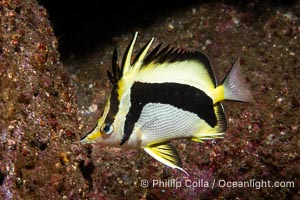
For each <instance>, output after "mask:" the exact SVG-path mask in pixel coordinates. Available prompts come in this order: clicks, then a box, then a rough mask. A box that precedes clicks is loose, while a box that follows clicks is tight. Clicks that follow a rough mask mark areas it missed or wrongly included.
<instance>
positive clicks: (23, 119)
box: [0, 0, 85, 199]
mask: <svg viewBox="0 0 300 200" xmlns="http://www.w3.org/2000/svg"><path fill="white" fill-rule="evenodd" d="M0 18H1V26H0V147H1V148H0V160H1V162H0V199H58V198H60V199H61V197H64V196H65V197H68V198H69V199H70V198H76V199H80V197H81V196H82V194H83V193H84V188H83V187H84V185H85V184H84V179H83V177H82V174H81V172H80V169H79V160H76V157H77V156H78V155H79V154H80V152H81V147H80V146H79V145H78V143H77V141H78V139H79V136H78V131H77V128H78V115H77V113H78V110H77V106H76V98H75V96H74V89H73V87H72V85H71V84H70V81H69V77H68V74H66V73H65V71H64V69H63V68H62V63H61V62H60V56H59V53H58V51H57V44H58V43H57V39H56V37H55V36H54V34H53V30H52V28H51V26H50V22H49V21H48V19H47V18H48V14H47V11H46V10H45V9H44V8H43V7H41V6H40V5H38V4H37V2H36V1H35V0H28V1H19V0H12V1H1V2H0Z"/></svg>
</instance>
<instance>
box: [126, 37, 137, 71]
mask: <svg viewBox="0 0 300 200" xmlns="http://www.w3.org/2000/svg"><path fill="white" fill-rule="evenodd" d="M137 35H138V32H135V34H134V36H133V38H132V39H131V41H130V43H129V45H128V47H127V49H126V51H125V53H124V56H123V61H122V72H123V76H124V75H125V73H127V72H128V71H129V69H130V67H131V56H132V52H133V46H134V43H135V41H136V38H137Z"/></svg>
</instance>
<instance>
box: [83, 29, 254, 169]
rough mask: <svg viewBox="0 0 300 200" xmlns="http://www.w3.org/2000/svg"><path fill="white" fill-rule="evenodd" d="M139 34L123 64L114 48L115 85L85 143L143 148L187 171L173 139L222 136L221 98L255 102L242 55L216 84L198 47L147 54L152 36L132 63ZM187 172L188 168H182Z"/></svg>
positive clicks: (125, 54)
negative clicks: (240, 60)
mask: <svg viewBox="0 0 300 200" xmlns="http://www.w3.org/2000/svg"><path fill="white" fill-rule="evenodd" d="M136 38H137V33H136V34H135V36H134V37H133V39H132V40H131V42H130V44H129V46H128V48H127V49H126V51H125V53H124V57H123V61H122V65H121V66H119V63H118V59H117V52H116V50H115V51H114V54H113V62H112V71H111V72H108V77H109V79H110V81H111V83H112V85H113V88H112V91H111V94H110V96H109V98H108V101H107V103H106V105H105V108H104V111H103V115H102V116H101V117H100V118H99V120H98V123H97V125H96V127H95V128H94V129H93V130H92V131H91V132H90V133H88V134H87V135H86V136H85V137H84V138H83V139H82V140H81V142H82V143H98V144H102V145H107V146H114V147H120V148H130V149H138V148H142V149H144V150H145V151H146V152H147V153H148V154H149V155H151V156H152V157H154V158H155V159H156V160H158V161H160V162H162V163H163V164H165V165H167V166H169V167H172V168H177V169H180V170H182V171H184V169H183V167H182V162H181V159H180V156H179V154H178V152H177V150H176V149H175V148H174V147H173V146H172V145H171V143H170V141H171V140H174V139H183V138H186V139H191V140H193V141H195V142H201V141H203V140H207V139H215V138H220V137H222V135H223V134H224V132H225V131H226V128H227V124H226V118H225V115H224V110H223V106H222V104H221V103H220V102H221V101H223V100H234V101H244V102H250V101H252V96H251V92H250V90H249V87H248V85H247V83H246V81H245V79H244V77H243V75H242V74H241V72H240V65H239V59H238V60H237V61H236V62H235V64H234V65H233V67H232V68H231V70H230V72H229V73H228V74H227V76H226V77H225V78H224V80H223V82H222V83H221V84H220V85H218V84H217V80H216V78H215V74H214V71H213V68H212V65H211V63H210V60H209V59H208V57H207V56H206V55H204V54H203V53H201V52H198V51H183V50H179V49H174V48H169V47H168V46H167V47H165V48H163V49H161V50H160V48H161V44H160V45H158V46H157V47H156V48H154V49H153V50H152V51H151V52H150V53H149V54H148V55H147V52H148V50H149V48H150V46H151V44H152V42H153V38H152V39H151V40H150V41H149V42H148V43H147V44H146V45H145V46H144V47H143V48H142V49H141V51H140V52H139V53H138V54H137V55H136V57H135V59H134V60H133V62H131V60H132V59H131V57H132V52H133V46H134V43H135V41H136ZM184 172H185V173H186V171H184Z"/></svg>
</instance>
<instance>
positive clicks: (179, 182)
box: [140, 178, 295, 190]
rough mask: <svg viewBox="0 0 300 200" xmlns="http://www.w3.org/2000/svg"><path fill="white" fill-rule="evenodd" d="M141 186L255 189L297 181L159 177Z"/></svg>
mask: <svg viewBox="0 0 300 200" xmlns="http://www.w3.org/2000/svg"><path fill="white" fill-rule="evenodd" d="M140 185H141V187H144V188H146V187H149V186H151V187H153V188H155V187H158V188H175V189H177V188H181V187H186V188H191V187H192V188H197V187H202V188H211V189H214V188H215V187H220V188H223V187H227V188H254V189H257V190H258V189H261V188H272V187H288V188H294V187H295V182H294V181H270V180H263V179H261V180H256V179H250V180H246V181H245V180H244V181H226V180H223V179H219V180H216V179H213V180H211V181H206V180H203V179H197V180H190V179H182V178H177V179H165V180H159V179H153V180H147V179H142V180H141V182H140Z"/></svg>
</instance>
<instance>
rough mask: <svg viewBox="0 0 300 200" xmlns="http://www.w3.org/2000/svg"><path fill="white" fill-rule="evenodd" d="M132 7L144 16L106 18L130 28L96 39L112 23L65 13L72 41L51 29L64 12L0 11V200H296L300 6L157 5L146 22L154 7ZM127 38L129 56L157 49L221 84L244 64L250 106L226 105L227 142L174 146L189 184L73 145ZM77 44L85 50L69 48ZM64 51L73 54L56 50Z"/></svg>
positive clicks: (134, 157) (153, 166)
mask: <svg viewBox="0 0 300 200" xmlns="http://www.w3.org/2000/svg"><path fill="white" fill-rule="evenodd" d="M41 2H44V3H45V2H48V3H49V2H55V1H41ZM57 2H58V1H57ZM57 2H56V3H57ZM66 2H67V1H66ZM134 2H135V3H136V2H140V3H141V4H136V5H134V6H133V5H132V4H129V5H127V6H128V7H125V4H126V3H125V4H124V5H123V4H122V5H120V6H117V5H114V6H112V8H114V9H115V10H114V11H116V10H117V11H120V13H121V14H120V15H118V12H115V13H114V14H115V17H117V19H120V20H125V21H128V20H126V19H130V20H129V21H130V22H132V23H129V22H128V25H129V24H130V26H127V24H125V25H124V24H123V25H122V28H120V29H118V30H117V29H109V28H108V27H118V24H110V25H109V26H108V27H106V29H105V26H104V25H105V24H107V23H109V22H111V21H109V20H108V18H103V15H101V10H98V9H100V8H101V4H100V1H91V2H90V4H89V5H87V4H85V5H84V7H81V4H82V2H80V3H78V4H77V3H76V5H78V6H77V7H76V6H75V7H72V6H71V4H70V7H69V8H73V9H75V8H76V9H79V10H76V9H75V10H72V9H68V12H74V13H80V12H82V14H81V15H80V16H79V18H73V15H68V16H72V17H71V20H73V22H72V23H73V24H71V22H70V24H68V27H71V26H73V29H72V30H71V31H70V30H69V31H68V30H63V29H62V28H63V25H64V23H63V24H62V26H61V27H59V29H60V30H56V32H60V34H62V35H54V31H53V27H58V26H56V25H57V24H56V23H57V21H58V20H59V18H60V17H64V15H65V10H64V9H66V8H63V7H61V8H60V9H61V10H60V11H59V10H58V9H59V5H58V4H54V5H53V7H52V9H51V8H49V7H48V8H47V7H46V8H47V10H46V9H45V8H44V7H42V6H41V5H39V4H38V3H37V1H35V0H26V1H21V0H7V1H1V2H0V19H1V26H0V199H5V200H6V199H199V198H200V199H224V198H225V199H249V198H252V199H266V198H267V199H299V196H300V193H299V177H300V171H299V169H300V157H299V147H300V145H299V141H300V135H299V128H300V124H299V121H300V115H299V111H300V101H299V97H298V96H299V95H298V93H299V80H300V65H299V63H300V60H299V55H300V49H299V46H300V39H299V38H300V23H299V18H300V13H299V10H300V3H299V1H287V3H285V4H280V2H279V1H200V2H197V1H191V2H192V3H191V4H189V5H185V6H184V7H183V8H179V7H180V6H178V7H176V6H174V7H172V8H173V11H172V9H167V8H168V7H167V6H166V4H163V5H164V6H166V7H165V8H164V9H160V10H159V12H158V11H157V10H156V12H155V13H156V14H157V15H156V16H155V17H153V16H152V17H149V14H151V13H154V11H153V9H155V8H156V7H158V6H159V5H158V4H155V5H154V4H151V6H148V7H150V9H149V10H147V12H145V14H144V15H143V8H145V7H147V3H148V4H149V2H152V1H134ZM142 2H145V4H143V3H142ZM154 2H159V1H154ZM167 2H172V1H167ZM274 2H275V3H274ZM152 3H153V2H152ZM68 4H69V3H68V2H67V3H66V5H68ZM74 4H75V3H74ZM45 5H46V3H45ZM72 5H73V4H72ZM97 6H98V7H97ZM89 7H93V8H91V9H88V8H89ZM53 8H55V9H53ZM80 8H84V9H85V11H82V10H80ZM109 8H110V7H105V9H106V11H105V12H104V13H110V12H108V10H109ZM127 8H128V9H127ZM175 8H176V9H175ZM51 10H52V11H53V10H54V11H55V12H56V14H57V13H59V12H61V15H57V16H55V17H53V15H52V18H51V14H53V12H51ZM121 11H126V12H121ZM129 11H130V12H129ZM49 13H50V17H49ZM124 13H129V15H130V18H127V17H128V16H127V15H125V14H124ZM158 13H163V15H158ZM54 14H55V13H54ZM137 14H138V15H137ZM76 15H78V14H76ZM76 15H74V16H76ZM87 16H90V17H91V18H89V17H87ZM136 16H138V20H137V21H135V22H134V19H135V18H136ZM85 17H87V18H85ZM66 18H67V16H66ZM49 19H52V20H53V21H52V22H50V21H49ZM79 21H80V23H79ZM99 21H100V22H103V24H102V25H103V26H101V25H99V24H95V22H97V23H98V22H99ZM117 21H118V20H117ZM145 21H146V22H147V23H146V25H145V24H140V23H142V22H145ZM83 24H84V25H88V26H86V27H83V26H82V25H83ZM74 27H75V28H74ZM91 27H92V28H91ZM95 27H97V28H98V29H97V31H96V33H95V32H94V33H93V31H94V30H93V29H94V28H95ZM89 28H91V29H89ZM87 30H88V31H87ZM104 30H105V31H107V32H106V33H101V34H103V35H105V37H104V36H103V35H102V36H103V37H102V38H101V39H100V40H96V39H95V37H96V35H97V34H99V33H100V32H101V31H104ZM76 31H77V32H76ZM135 31H139V38H138V41H137V44H136V49H139V48H141V47H142V46H143V45H144V43H145V42H146V41H148V40H149V39H150V38H152V37H155V38H156V39H155V41H154V45H153V46H155V45H157V44H159V43H160V42H163V43H164V44H166V45H168V44H170V45H171V46H173V47H178V48H181V49H192V50H200V51H204V52H205V53H206V54H208V55H209V56H210V58H211V60H212V63H213V64H214V68H215V70H216V72H217V76H218V78H219V79H220V77H223V76H224V74H226V72H227V71H228V70H229V69H230V66H231V65H232V64H233V62H234V60H235V59H236V58H237V57H241V66H242V70H243V72H244V74H245V76H246V78H247V81H248V82H249V84H250V85H251V89H252V91H253V96H254V99H255V103H253V104H240V103H236V102H224V107H225V112H226V116H227V121H228V130H227V131H226V133H225V135H224V139H217V140H213V141H206V142H204V143H195V142H192V141H188V140H178V141H172V143H173V144H174V145H175V146H176V147H177V148H178V150H179V153H180V155H181V157H182V160H183V163H184V168H185V170H187V171H188V172H189V174H190V176H186V175H185V174H183V173H181V172H180V171H177V170H172V169H170V168H167V167H165V166H164V165H162V164H161V163H159V162H157V161H155V160H154V159H153V158H151V157H150V156H148V155H147V154H146V153H145V152H143V151H142V150H122V149H118V148H109V147H99V146H96V145H94V146H92V145H85V146H82V145H81V144H79V139H80V138H81V137H82V136H83V135H84V134H85V133H86V132H87V131H88V130H90V129H91V128H92V127H93V126H94V125H95V123H96V121H97V118H98V117H99V116H100V114H101V111H102V110H103V105H104V103H105V101H106V98H107V96H108V95H109V93H110V89H111V85H110V83H109V81H108V79H107V77H106V70H107V69H110V65H111V56H112V52H113V48H114V47H118V48H119V53H120V54H122V53H123V52H124V50H125V48H126V46H127V44H128V42H129V40H130V39H131V37H132V34H133V33H134V32H135ZM64 33H66V35H64ZM78 33H82V35H81V34H78ZM72 34H74V35H72ZM93 34H94V35H93ZM57 38H59V40H58V39H57ZM65 38H67V39H68V42H66V41H65ZM74 38H75V39H74ZM81 38H84V41H85V42H83V43H85V44H82V45H83V46H84V48H83V46H80V45H81V44H80V42H78V43H73V42H72V41H77V40H81ZM71 43H72V45H74V46H76V48H77V50H76V52H75V50H74V52H72V48H73V47H74V46H72V47H62V45H64V44H71ZM90 44H91V45H90ZM58 46H61V48H60V50H62V51H64V50H66V51H68V52H66V51H64V52H58V50H57V49H58ZM91 46H93V48H92V47H91ZM78 49H80V50H81V51H79V50H78ZM134 53H136V52H134ZM62 54H64V55H67V56H65V57H64V58H63V59H61V58H60V55H62ZM62 60H63V62H62ZM265 183H266V184H265ZM247 184H248V185H247Z"/></svg>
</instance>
